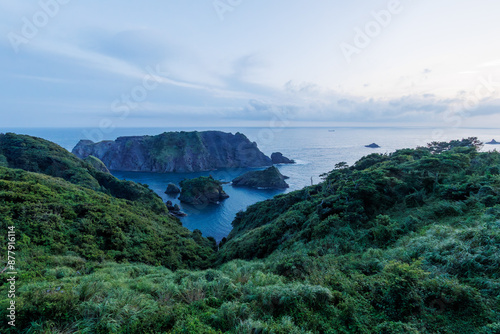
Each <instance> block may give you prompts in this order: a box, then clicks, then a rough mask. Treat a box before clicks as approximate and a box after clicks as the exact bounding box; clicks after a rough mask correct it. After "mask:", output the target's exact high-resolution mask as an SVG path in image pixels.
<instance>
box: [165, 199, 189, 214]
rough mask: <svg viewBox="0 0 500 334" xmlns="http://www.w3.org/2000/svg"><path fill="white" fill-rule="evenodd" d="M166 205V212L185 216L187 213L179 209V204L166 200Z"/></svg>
mask: <svg viewBox="0 0 500 334" xmlns="http://www.w3.org/2000/svg"><path fill="white" fill-rule="evenodd" d="M165 204H166V205H167V209H168V212H169V213H170V214H171V215H172V216H175V217H186V216H187V214H186V213H185V212H182V211H181V207H180V206H179V204H175V205H173V204H172V201H167V202H166V203H165Z"/></svg>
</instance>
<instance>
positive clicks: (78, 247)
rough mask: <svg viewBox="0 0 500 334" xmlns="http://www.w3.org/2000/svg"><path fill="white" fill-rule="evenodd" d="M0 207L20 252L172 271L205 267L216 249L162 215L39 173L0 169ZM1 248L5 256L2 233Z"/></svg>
mask: <svg viewBox="0 0 500 334" xmlns="http://www.w3.org/2000/svg"><path fill="white" fill-rule="evenodd" d="M0 203H1V204H2V205H1V210H0V226H1V227H2V229H3V230H4V231H6V230H7V226H10V225H14V226H15V228H16V233H17V234H18V235H19V236H22V238H23V239H22V240H24V242H23V243H24V247H23V250H24V251H28V250H34V249H36V248H40V249H43V251H44V252H45V253H47V254H57V255H63V254H65V253H67V252H73V253H74V254H78V255H80V256H83V257H84V258H86V259H90V260H101V259H110V260H118V261H122V260H128V261H140V262H144V263H150V264H161V265H164V266H167V267H170V268H179V267H181V268H182V267H200V266H201V267H203V266H207V265H208V264H209V263H210V256H211V254H212V253H213V248H214V245H212V244H211V243H210V242H209V241H208V240H206V239H204V238H202V237H201V235H198V234H193V233H191V232H189V231H188V230H187V229H185V228H183V227H182V226H180V224H179V222H178V221H177V220H176V219H175V218H173V217H171V216H169V215H168V214H167V213H166V212H165V211H163V214H157V213H155V210H151V206H148V205H145V204H143V203H142V202H139V201H135V202H132V201H127V200H124V199H119V198H116V197H112V196H109V195H105V194H103V193H100V192H96V191H93V190H90V189H87V188H84V187H80V186H75V185H73V184H71V183H69V182H66V181H64V180H62V179H57V178H53V177H50V176H46V175H42V174H35V173H29V172H24V171H21V170H14V169H8V168H3V167H0ZM0 244H1V249H2V251H4V250H5V247H6V246H7V242H6V234H3V235H0Z"/></svg>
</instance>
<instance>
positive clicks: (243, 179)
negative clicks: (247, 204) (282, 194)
mask: <svg viewBox="0 0 500 334" xmlns="http://www.w3.org/2000/svg"><path fill="white" fill-rule="evenodd" d="M285 179H288V177H287V176H285V175H283V174H281V173H280V171H279V169H278V168H276V167H275V166H272V167H269V168H267V169H265V170H259V171H251V172H247V173H245V174H243V175H241V176H238V177H237V178H235V179H234V180H233V183H232V184H233V186H235V187H250V188H259V189H286V188H288V187H289V186H288V184H287V183H286V182H285Z"/></svg>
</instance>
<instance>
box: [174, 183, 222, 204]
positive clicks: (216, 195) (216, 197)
mask: <svg viewBox="0 0 500 334" xmlns="http://www.w3.org/2000/svg"><path fill="white" fill-rule="evenodd" d="M180 186H181V188H182V190H181V196H180V197H179V200H180V201H181V202H184V203H189V204H193V205H201V204H208V203H213V204H219V203H220V201H222V200H224V199H226V198H229V196H228V195H227V194H226V193H225V192H224V190H223V189H222V182H220V181H218V180H215V179H214V178H213V177H212V176H208V177H207V176H200V177H197V178H195V179H189V180H183V181H181V183H180Z"/></svg>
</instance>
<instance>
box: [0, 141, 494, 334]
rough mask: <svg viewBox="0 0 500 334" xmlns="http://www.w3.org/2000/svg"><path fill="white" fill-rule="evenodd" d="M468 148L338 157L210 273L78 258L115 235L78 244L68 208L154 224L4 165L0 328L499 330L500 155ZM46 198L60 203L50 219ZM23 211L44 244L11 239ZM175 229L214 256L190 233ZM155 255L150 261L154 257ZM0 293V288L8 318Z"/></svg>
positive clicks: (266, 214)
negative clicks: (14, 292) (14, 254)
mask: <svg viewBox="0 0 500 334" xmlns="http://www.w3.org/2000/svg"><path fill="white" fill-rule="evenodd" d="M478 147H479V143H478V142H477V141H476V140H474V139H465V140H461V141H453V142H450V143H432V144H430V145H429V147H426V148H417V149H404V150H399V151H396V152H394V153H392V154H389V155H380V154H372V155H369V156H367V157H365V158H363V159H361V160H359V161H358V162H357V163H356V164H355V165H354V166H351V167H348V166H347V165H346V164H344V163H339V164H337V165H336V166H335V169H334V170H333V171H332V172H330V173H328V174H326V175H324V178H325V179H324V182H322V183H321V184H318V185H315V186H311V187H307V188H305V189H303V190H300V191H295V192H292V193H289V194H285V195H280V196H277V197H275V198H273V199H271V200H268V201H264V202H261V203H257V204H255V205H253V206H251V207H249V208H248V209H247V210H246V211H245V212H242V213H240V214H238V216H237V219H236V220H235V221H234V223H233V224H234V229H233V231H232V232H231V234H230V236H229V237H228V240H227V241H225V243H224V244H223V245H222V247H221V249H220V250H219V252H218V253H217V254H216V257H217V262H218V264H217V265H214V266H213V267H212V268H210V269H204V270H192V269H190V270H188V269H178V270H175V271H172V270H171V269H175V268H174V267H175V266H171V269H168V268H166V267H165V266H166V265H165V264H164V263H161V261H160V263H158V262H154V261H151V260H148V259H144V258H141V259H131V258H120V257H116V256H113V254H118V253H119V252H120V250H119V249H118V250H114V251H111V252H110V251H108V250H107V249H105V251H104V252H103V253H102V254H101V255H100V256H98V257H97V258H96V257H92V256H89V255H88V254H86V253H84V252H83V251H81V250H80V249H83V248H84V247H94V248H95V249H98V248H99V247H101V246H99V245H107V244H109V242H110V241H111V242H112V240H110V241H105V240H103V239H89V240H87V241H86V242H82V243H81V244H78V240H77V239H78V237H79V236H80V234H79V233H78V231H79V230H78V228H79V226H81V225H82V224H80V225H78V224H79V223H78V218H75V217H73V216H71V212H72V211H71V210H76V208H77V207H76V206H77V205H78V204H76V203H79V204H80V205H82V203H87V201H89V202H90V203H93V205H95V206H96V207H98V205H99V204H98V203H101V202H102V201H103V200H104V199H106V200H108V201H109V204H102V207H99V208H100V210H106V211H93V212H94V213H93V214H92V215H95V218H94V219H95V220H94V221H93V224H92V226H93V228H94V229H97V230H100V231H102V232H103V233H105V232H109V231H110V229H109V226H107V225H106V219H102V217H103V216H102V215H109V216H110V217H116V216H118V215H119V214H118V212H123V210H125V212H126V213H125V215H126V216H128V217H129V222H130V223H134V224H139V226H141V225H142V224H147V223H145V222H144V221H142V220H141V219H142V218H137V217H135V216H134V215H137V216H144V217H149V216H148V215H153V213H148V212H147V205H146V204H145V203H144V202H140V201H127V200H125V199H118V198H114V197H112V196H109V195H107V194H104V193H102V192H96V191H95V190H91V189H89V188H88V187H87V188H85V187H82V186H79V185H72V184H69V183H68V182H65V181H63V180H61V179H55V178H52V177H48V176H43V175H40V174H33V173H26V172H23V171H20V170H12V169H7V168H0V172H1V173H2V174H0V175H1V176H0V180H1V181H0V196H2V197H0V203H2V205H1V207H0V208H1V209H0V215H2V217H7V222H8V223H7V222H4V226H5V225H9V224H14V225H16V226H19V233H18V236H19V240H18V246H19V248H20V253H19V255H18V256H19V257H18V265H19V272H20V273H21V275H20V277H19V279H18V285H17V288H18V296H17V299H16V300H17V303H18V312H19V313H18V323H17V325H18V327H17V329H16V330H12V329H11V328H7V326H6V324H5V322H2V323H1V326H4V327H2V332H6V333H9V331H10V333H17V332H22V331H25V332H26V333H225V332H229V333H284V334H285V333H483V334H487V333H488V334H489V333H499V332H500V277H499V276H500V270H499V264H500V249H499V248H500V231H499V228H500V154H499V153H497V152H490V153H481V152H479V150H478ZM1 161H2V160H1V156H0V164H1ZM4 189H7V190H4ZM12 189H14V190H15V191H14V190H12ZM52 192H54V193H52ZM15 193H17V196H18V197H15V195H16V194H15ZM71 196H74V197H75V198H76V197H78V196H86V197H85V198H83V200H76V199H71ZM6 199H7V200H6ZM18 199H19V200H18ZM114 201H118V202H116V205H117V206H116V207H114V206H113V205H115V204H113V203H114ZM66 202H67V203H68V205H66V204H64V203H66ZM49 203H51V205H53V207H61V208H63V209H60V210H59V211H50V210H52V206H49ZM71 203H73V204H75V205H76V206H75V207H72V205H71ZM56 205H57V206H56ZM23 207H26V210H25V211H23ZM118 207H120V210H122V211H120V210H118V209H117V208H118ZM4 208H7V209H4ZM114 208H116V209H114ZM121 208H124V209H121ZM34 210H35V211H34ZM107 210H109V211H107ZM142 210H145V211H142ZM12 212H14V213H15V214H12ZM31 212H36V215H31V216H30V213H31ZM47 212H52V215H56V216H57V217H58V218H56V219H55V221H56V222H59V223H58V224H59V225H58V224H56V223H54V222H52V221H51V220H50V219H47V218H46V216H47V217H51V215H50V214H47ZM66 212H69V213H70V215H69V216H66V215H67V213H66ZM96 212H99V213H100V214H101V216H99V215H97V214H96ZM75 213H77V212H76V211H75ZM23 214H24V215H26V216H22V215H23ZM44 214H45V215H46V216H44ZM24 217H30V219H31V220H32V221H31V224H34V225H36V224H47V225H44V227H43V228H44V231H51V233H46V234H47V235H46V237H47V238H51V239H50V241H47V242H45V243H44V240H43V237H45V236H44V235H43V233H40V232H37V231H36V230H29V229H28V228H26V229H24V230H22V233H21V228H20V227H21V226H28V225H27V224H26V223H25V220H26V219H25V218H24ZM155 217H156V216H155ZM3 219H4V220H5V219H6V218H3ZM51 219H53V218H51ZM87 219H88V218H87ZM28 220H29V219H28ZM35 220H36V221H37V222H35ZM152 220H154V221H155V222H156V223H157V222H158V220H157V219H156V218H154V219H152ZM117 221H119V220H117ZM63 223H64V224H63ZM151 224H152V225H149V224H147V225H148V226H155V225H154V224H153V223H151ZM4 226H3V227H4ZM58 226H63V227H64V229H60V228H59V227H58ZM53 227H55V228H53ZM75 228H76V229H75ZM179 228H180V227H179ZM4 230H5V227H4ZM172 231H173V230H172ZM135 232H136V231H130V233H129V234H126V233H127V232H124V233H125V234H126V235H125V239H126V240H130V242H132V244H133V242H134V240H136V241H137V240H139V239H140V238H141V237H136V235H135ZM150 233H151V232H150V231H148V232H147V233H144V235H142V237H144V238H146V237H147V236H149V235H150ZM155 233H156V231H155ZM176 233H177V232H176ZM179 233H180V236H181V237H182V238H184V239H182V240H194V241H195V242H194V243H192V244H190V245H192V246H193V247H199V249H200V250H201V249H203V250H204V251H206V252H207V253H206V254H210V253H211V250H210V242H209V241H208V240H207V239H203V238H202V237H201V235H200V234H199V233H192V234H189V235H188V234H182V233H183V232H179ZM184 233H185V232H184ZM134 238H139V239H134ZM162 238H163V237H159V238H156V237H155V238H154V240H157V241H158V242H160V240H161V239H162ZM66 239H68V240H66ZM101 241H103V242H104V243H99V242H101ZM58 242H59V243H61V244H62V246H59V247H55V248H54V247H52V245H57V243H58ZM4 244H5V242H3V241H2V246H3V245H4ZM132 244H129V245H132ZM84 245H85V246H84ZM95 245H98V246H95ZM139 245H141V246H142V247H146V246H144V245H142V241H138V242H137V244H136V246H137V247H139ZM157 246H158V245H152V247H151V252H152V253H151V259H156V256H158V254H153V253H154V251H162V250H163V249H160V250H157V249H156V247H157ZM164 246H165V247H168V246H172V245H171V242H167V243H166V245H164ZM182 246H186V245H185V243H183V244H182ZM78 247H79V248H78ZM96 247H97V248H96ZM162 247H163V245H162ZM132 248H133V247H132ZM186 249H187V250H191V251H192V252H191V253H190V254H197V255H198V258H196V257H191V258H188V259H186V261H187V262H185V264H186V266H188V264H190V263H194V264H199V265H200V266H202V265H204V264H206V263H207V262H206V261H208V260H209V257H207V256H205V257H203V256H202V254H201V253H196V251H195V248H190V247H187V248H183V247H181V246H179V248H178V249H177V251H178V252H179V253H180V254H181V253H182V251H185V250H186ZM171 251H172V249H170V250H168V251H167V252H165V254H167V253H170V252H171ZM1 252H2V253H1V254H0V255H1V256H2V259H3V260H4V257H3V256H4V255H3V254H5V251H4V250H3V249H2V251H1ZM108 254H111V255H108ZM160 258H161V256H160ZM4 262H5V261H4ZM139 262H146V263H149V265H148V264H144V263H139ZM151 264H158V265H157V266H152V265H151ZM178 267H179V266H178ZM180 267H182V265H181V266H180ZM4 282H5V279H3V280H2V283H4ZM6 295H7V285H6V284H4V285H3V286H2V287H1V288H0V296H1V297H0V310H1V311H0V316H1V317H2V318H4V319H5V315H6V312H7V311H6V307H7V303H8V301H9V300H8V299H7V298H6V297H5V296H6Z"/></svg>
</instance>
